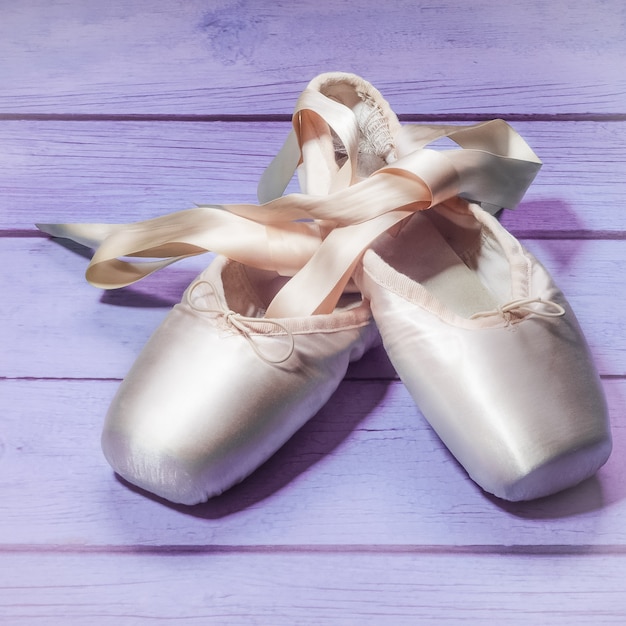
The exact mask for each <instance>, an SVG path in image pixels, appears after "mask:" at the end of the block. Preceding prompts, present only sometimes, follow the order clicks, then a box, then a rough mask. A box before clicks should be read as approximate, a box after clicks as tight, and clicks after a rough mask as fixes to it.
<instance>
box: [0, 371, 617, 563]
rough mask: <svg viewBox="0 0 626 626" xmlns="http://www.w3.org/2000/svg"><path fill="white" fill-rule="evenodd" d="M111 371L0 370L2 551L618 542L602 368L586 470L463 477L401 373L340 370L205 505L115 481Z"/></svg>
mask: <svg viewBox="0 0 626 626" xmlns="http://www.w3.org/2000/svg"><path fill="white" fill-rule="evenodd" d="M116 387H117V383H115V382H103V381H100V382H97V381H76V382H71V381H39V382H37V381H0V394H1V397H0V406H1V407H2V411H3V418H2V431H1V434H0V437H1V441H0V443H1V446H0V449H1V450H2V456H1V457H0V469H1V471H0V494H2V497H1V498H0V551H2V550H6V549H8V550H11V549H17V548H19V549H29V550H31V551H34V552H35V553H36V552H37V551H38V550H39V549H41V550H44V551H45V550H46V549H47V548H46V546H58V547H59V549H73V548H76V549H78V550H87V551H89V550H90V549H92V548H94V547H99V548H98V549H101V550H104V551H106V550H109V549H110V550H111V551H112V552H115V550H116V548H115V546H128V547H129V550H131V551H132V546H147V547H149V546H154V547H158V546H172V547H175V546H209V547H210V546H220V545H221V546H274V545H276V546H294V547H295V548H297V549H305V548H306V546H320V545H322V546H323V545H326V546H335V547H336V548H337V549H341V546H355V545H357V546H358V545H361V546H372V549H374V550H375V549H376V548H374V546H379V547H380V549H381V550H383V549H384V546H405V547H406V548H407V549H409V550H412V549H419V550H425V549H428V548H429V547H430V548H433V549H434V548H437V549H439V548H442V549H445V548H446V546H448V547H450V546H457V547H459V546H483V548H484V549H493V550H500V551H506V550H507V548H506V546H509V547H510V546H519V547H520V550H522V551H524V550H531V548H532V546H552V545H557V546H558V545H562V546H565V545H572V546H587V547H586V548H585V550H587V551H589V552H594V551H597V550H613V549H615V550H618V551H620V550H621V551H623V550H624V546H625V545H626V528H625V527H624V523H623V520H624V516H625V515H626V480H625V470H624V464H623V458H624V456H625V455H626V418H625V416H626V385H625V382H624V381H623V380H621V381H615V380H610V381H605V387H606V390H607V394H608V397H609V404H610V408H611V419H612V421H613V426H614V438H615V451H614V453H613V456H612V457H611V459H610V460H609V462H608V463H607V465H606V466H605V467H604V468H602V469H601V470H600V472H599V473H598V475H597V477H595V478H593V479H591V480H588V481H586V482H585V483H584V484H582V485H580V486H578V487H576V488H573V489H570V490H568V491H566V492H563V493H561V494H559V495H556V496H554V497H551V498H546V499H543V500H538V501H536V502H529V503H519V504H507V503H504V502H501V501H497V500H495V499H494V498H492V497H489V496H486V495H485V494H483V493H482V492H481V491H480V490H479V489H478V488H477V487H476V485H475V484H474V483H472V482H471V481H470V480H469V478H468V477H467V475H466V474H465V472H464V471H463V470H462V469H461V468H460V466H459V465H458V464H457V463H456V462H455V461H454V460H453V459H452V458H451V457H450V455H449V453H448V452H447V451H446V450H445V449H443V447H442V445H441V443H440V441H439V440H438V438H437V437H436V436H435V435H434V434H433V432H432V430H431V429H430V427H429V426H428V425H427V424H426V423H425V421H424V420H423V418H422V417H421V415H420V413H419V411H418V409H417V408H416V407H415V405H414V404H413V401H412V400H411V398H410V397H409V395H408V393H407V392H406V390H405V389H404V387H403V386H402V385H401V384H400V383H385V382H376V381H351V382H350V381H348V382H344V383H343V384H342V385H341V386H340V388H339V390H338V391H337V393H336V394H335V395H334V396H333V398H332V399H331V400H330V401H329V403H328V405H327V406H326V407H325V408H324V409H323V410H322V411H321V412H320V413H319V414H318V415H317V416H316V417H315V418H313V419H312V420H311V421H310V422H309V423H308V424H307V425H306V426H305V427H304V428H303V429H302V430H301V431H299V432H298V433H297V434H296V435H295V436H294V437H293V438H292V439H291V440H290V441H289V442H288V443H287V444H286V445H285V446H284V447H283V448H282V449H281V450H280V451H278V453H277V454H275V455H274V457H272V459H270V460H269V461H268V462H267V463H266V464H265V465H264V466H263V467H261V468H259V469H258V470H257V471H256V472H255V473H254V474H253V475H252V476H250V477H249V478H248V479H247V480H245V481H244V482H243V483H241V484H240V485H238V486H237V487H234V488H233V489H231V490H230V491H228V492H226V493H225V494H224V495H223V496H220V497H218V498H214V499H212V500H211V501H209V502H208V503H206V504H203V505H199V506H196V507H183V506H175V505H170V504H167V503H165V502H163V501H160V500H157V499H155V498H152V497H150V496H148V495H147V494H144V493H140V492H138V491H137V490H135V489H133V488H129V487H128V486H127V485H125V484H122V483H121V482H120V481H119V480H117V479H116V478H115V477H114V475H113V473H112V472H111V470H110V468H109V467H108V465H107V464H106V461H105V460H104V458H103V456H102V453H101V451H100V448H99V438H100V427H101V423H102V420H103V416H104V413H105V411H106V409H107V406H108V403H109V402H110V399H111V397H112V395H113V393H114V391H115V389H116ZM298 546H299V547H300V548H298ZM615 546H618V548H614V547H615ZM120 558H122V557H120Z"/></svg>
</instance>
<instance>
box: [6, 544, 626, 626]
mask: <svg viewBox="0 0 626 626" xmlns="http://www.w3.org/2000/svg"><path fill="white" fill-rule="evenodd" d="M0 566H1V569H0V572H2V573H1V574H0V581H1V582H2V583H3V588H1V589H0V617H3V619H4V621H3V623H8V624H12V625H15V626H18V625H22V624H23V625H28V626H30V625H31V624H42V623H44V624H58V623H63V624H64V625H67V626H71V625H73V624H81V625H82V624H85V623H89V624H94V625H96V626H100V625H107V624H120V623H122V624H157V623H159V624H161V623H163V622H164V621H166V622H167V623H168V624H186V625H187V624H192V625H202V626H204V625H205V624H228V625H229V626H236V625H238V624H241V625H243V624H245V625H246V626H248V625H249V624H259V625H261V624H263V625H264V624H273V625H276V626H282V625H285V626H292V625H293V624H298V625H302V626H307V625H310V626H318V625H319V624H322V623H331V624H333V625H337V626H352V625H353V624H376V625H380V626H386V625H388V626H405V625H406V626H409V625H410V626H413V625H414V624H486V623H489V622H490V621H492V620H493V619H494V616H497V618H496V619H497V623H498V624H503V625H519V626H526V625H527V624H529V623H532V624H535V623H546V622H544V621H543V620H544V617H545V618H546V619H548V620H549V623H551V624H562V625H565V624H567V625H570V624H572V625H576V624H578V625H584V626H588V625H589V624H594V625H596V624H597V625H598V626H601V625H606V624H616V625H617V624H619V625H621V624H623V623H624V619H625V617H626V596H625V595H624V582H623V572H624V568H625V567H626V558H625V557H624V555H623V554H620V555H615V556H611V557H610V558H606V556H590V555H585V554H573V555H562V556H539V557H537V558H534V559H533V560H532V561H531V560H529V559H528V557H525V556H510V557H508V558H502V556H499V555H480V554H479V555H471V556H470V555H467V554H452V555H448V554H434V555H433V554H388V553H384V552H383V553H381V554H371V553H358V552H357V553H355V554H350V553H348V554H343V553H332V552H331V553H305V554H289V553H287V554H284V553H277V554H267V553H252V554H237V553H235V554H220V553H216V554H215V553H211V552H210V551H209V552H208V553H206V554H168V555H161V554H158V553H157V554H151V553H147V554H141V553H139V554H133V553H130V554H123V555H117V554H80V553H79V554H71V553H70V554H54V553H53V554H6V555H2V556H1V557H0ZM477 572H480V575H476V573H477ZM530 572H532V573H530ZM546 581H550V584H549V585H547V584H546ZM538 616H541V617H538ZM538 619H539V621H537V620H538Z"/></svg>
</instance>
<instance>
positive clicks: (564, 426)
mask: <svg viewBox="0 0 626 626" xmlns="http://www.w3.org/2000/svg"><path fill="white" fill-rule="evenodd" d="M357 283H358V285H359V286H360V288H361V290H362V292H363V294H364V295H365V296H366V297H367V298H368V299H369V300H370V302H371V306H372V311H373V314H374V318H375V320H376V324H377V326H378V328H379V331H380V333H381V336H382V339H383V342H384V346H385V350H386V351H387V354H388V355H389V358H390V360H391V362H392V363H393V365H394V367H395V368H396V370H397V372H398V374H399V376H400V377H401V379H402V381H403V382H404V384H405V385H406V387H407V388H408V390H409V391H410V393H411V395H412V396H413V398H414V400H415V402H416V403H417V405H418V406H419V408H420V409H421V411H422V413H423V414H424V416H425V417H426V419H427V420H428V421H429V422H430V424H431V425H432V426H433V428H434V430H435V431H436V432H437V434H438V435H439V437H440V438H441V440H442V441H443V442H444V443H445V445H446V446H447V447H448V449H449V450H450V451H451V452H452V454H453V455H454V456H455V457H456V458H457V459H458V461H459V462H460V463H461V465H463V467H464V468H465V469H466V470H467V472H468V473H469V475H470V476H471V477H472V478H473V480H474V481H475V482H476V483H478V485H480V486H481V487H482V488H483V489H484V490H485V491H487V492H490V493H492V494H494V495H496V496H498V497H500V498H503V499H506V500H514V501H515V500H529V499H533V498H539V497H541V496H546V495H549V494H552V493H555V492H557V491H560V490H562V489H565V488H567V487H570V486H573V485H576V484H577V483H579V482H581V481H582V480H584V479H586V478H588V477H590V476H592V475H593V474H594V473H595V472H596V470H597V469H598V468H599V467H601V466H602V465H603V464H604V463H605V462H606V460H607V458H608V456H609V454H610V452H611V434H610V430H609V421H608V416H607V407H606V402H605V398H604V394H603V390H602V386H601V383H600V380H599V377H598V374H597V372H596V370H595V367H594V364H593V361H592V359H591V356H590V354H589V349H588V347H587V344H586V341H585V339H584V337H583V334H582V332H581V330H580V327H579V325H578V323H577V321H576V318H575V316H574V313H573V312H572V309H571V308H570V305H569V304H568V303H567V301H566V299H565V297H564V295H563V293H562V292H561V290H560V289H559V288H558V287H557V286H556V285H555V283H554V281H553V279H552V278H551V277H550V275H549V274H548V272H547V270H546V269H545V268H544V267H543V266H542V265H541V264H540V263H539V262H538V261H537V260H536V259H535V258H534V257H533V256H532V255H531V254H530V253H529V252H528V251H526V250H525V249H524V248H523V246H522V245H521V244H520V243H519V242H518V241H517V240H516V239H515V238H514V237H513V236H512V235H511V234H509V233H508V232H507V231H506V230H505V229H504V227H503V226H502V225H501V224H500V223H499V222H498V221H497V220H496V219H494V218H493V217H492V216H490V215H488V214H487V213H486V212H485V211H483V210H482V209H480V208H479V207H477V206H476V205H473V204H470V203H466V202H464V201H462V200H452V201H448V202H446V203H444V204H442V205H440V206H437V207H435V208H432V209H431V210H430V211H428V212H425V213H419V214H415V215H414V216H413V217H411V218H410V219H408V220H407V222H406V223H405V224H404V225H403V227H402V229H401V231H400V233H399V234H398V235H397V236H395V237H392V236H391V235H389V234H385V235H383V236H381V237H379V238H378V239H377V240H376V241H375V242H374V243H373V245H372V247H371V249H369V250H368V251H367V252H366V253H365V255H364V257H363V262H362V266H361V267H360V268H359V270H358V278H357Z"/></svg>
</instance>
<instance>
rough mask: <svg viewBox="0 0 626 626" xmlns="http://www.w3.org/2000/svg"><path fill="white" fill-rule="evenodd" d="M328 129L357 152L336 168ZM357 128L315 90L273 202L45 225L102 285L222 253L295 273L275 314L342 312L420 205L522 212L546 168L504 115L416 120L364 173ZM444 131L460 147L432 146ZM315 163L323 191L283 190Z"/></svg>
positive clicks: (306, 101) (273, 171) (282, 163)
mask: <svg viewBox="0 0 626 626" xmlns="http://www.w3.org/2000/svg"><path fill="white" fill-rule="evenodd" d="M319 124H326V125H327V126H328V127H330V128H332V129H333V130H334V132H335V133H336V135H337V136H338V137H339V138H340V140H341V141H342V142H343V143H344V147H345V149H346V152H347V154H348V158H347V160H346V162H345V163H344V164H343V165H342V167H340V168H334V169H335V170H336V171H333V167H332V165H333V164H329V163H328V162H327V161H328V159H327V158H326V156H325V152H324V151H323V150H321V149H319V148H320V146H316V142H315V141H311V136H312V137H318V136H319V133H318V132H317V131H316V129H315V126H316V125H319ZM318 130H319V129H318ZM358 133H359V126H358V123H357V121H356V118H355V116H354V113H353V112H352V110H351V109H349V108H348V107H346V106H344V105H341V104H339V103H337V102H334V101H332V100H329V99H328V98H326V97H325V96H322V95H321V94H319V93H318V92H315V91H311V92H310V93H308V92H307V90H305V92H304V93H303V96H302V97H301V99H300V101H299V102H298V105H297V107H296V114H295V115H294V129H293V131H292V133H290V135H289V136H288V138H287V140H286V142H285V144H284V146H283V148H282V149H281V150H280V151H279V153H278V155H277V157H276V158H275V159H274V161H273V162H272V163H271V164H270V166H269V167H268V170H267V172H266V173H265V174H264V175H263V176H262V177H261V181H260V183H259V196H260V197H261V198H265V199H266V200H267V201H266V202H264V203H262V204H260V205H253V204H229V205H205V206H198V207H196V208H193V209H188V210H186V211H180V212H176V213H172V214H169V215H165V216H162V217H158V218H154V219H151V220H147V221H142V222H136V223H129V224H112V225H106V224H38V227H39V228H40V229H41V230H42V231H44V232H47V233H49V234H51V235H53V236H56V237H66V238H70V239H74V240H75V241H78V242H79V243H85V244H86V245H89V246H93V247H96V248H97V249H96V251H95V253H94V255H93V258H92V260H91V262H90V264H89V266H88V268H87V271H86V277H87V280H88V281H89V282H90V283H91V284H93V285H95V286H97V287H101V288H104V289H111V288H116V287H122V286H125V285H129V284H132V283H133V282H136V281H137V280H140V279H141V278H143V277H145V276H147V275H149V274H151V273H153V272H155V271H157V270H159V269H161V268H163V267H165V266H167V265H169V264H171V263H174V262H176V261H178V260H180V259H182V258H186V257H189V256H193V255H197V254H202V253H205V252H208V251H212V252H216V253H218V254H223V255H226V256H228V257H230V258H232V259H234V260H237V261H240V262H242V263H244V264H246V265H250V266H253V267H257V268H261V269H267V270H274V271H277V272H279V273H280V274H283V275H286V276H292V278H291V279H290V280H289V281H288V282H287V283H286V285H285V286H284V287H283V289H282V290H281V291H280V292H279V293H278V294H277V295H276V297H275V298H274V300H273V301H272V302H271V303H270V306H269V307H268V309H267V313H266V317H269V318H271V317H277V318H280V317H300V316H308V315H311V314H319V313H329V312H331V311H332V310H333V309H334V307H335V306H336V303H337V301H338V299H339V297H340V296H341V293H342V292H343V290H344V288H345V287H346V285H347V283H348V281H349V280H350V277H351V275H352V272H353V270H354V268H355V267H356V265H357V263H358V262H359V259H360V257H361V255H362V253H363V252H364V251H365V249H367V247H368V246H369V244H370V243H371V242H372V241H373V240H374V239H375V238H376V237H378V236H379V235H380V234H382V233H383V232H385V231H386V230H388V229H390V228H392V227H393V226H394V225H396V224H398V223H399V222H401V221H402V220H404V219H406V218H407V217H409V216H410V215H411V214H412V213H413V212H415V211H419V210H425V209H428V208H430V207H432V206H435V205H436V204H439V203H441V202H444V201H445V200H447V199H450V198H452V197H455V196H462V197H465V198H467V199H470V200H472V201H475V202H479V203H485V204H486V205H488V206H491V207H493V206H495V207H501V208H513V207H514V206H515V205H516V204H517V203H518V202H519V200H520V199H521V198H522V196H523V194H524V193H525V191H526V189H527V187H528V186H529V185H530V183H531V182H532V180H533V179H534V177H535V175H536V173H537V171H538V170H539V168H540V167H541V162H540V161H539V159H538V158H537V157H536V155H535V154H534V153H533V151H532V150H531V149H530V147H529V146H528V145H527V144H526V142H525V141H524V140H523V139H522V138H521V137H520V136H519V135H518V134H517V133H516V132H515V131H514V130H513V129H512V128H511V127H510V126H509V125H508V124H506V123H505V122H504V121H502V120H492V121H489V122H484V123H480V124H476V125H471V126H450V125H442V126H432V125H405V126H402V127H401V130H400V132H399V133H398V134H397V137H395V138H394V139H395V141H396V145H397V154H398V158H397V160H396V161H395V162H393V163H390V164H388V165H386V166H384V167H382V168H381V169H379V170H377V171H376V172H374V173H373V174H371V175H370V176H369V177H368V178H366V179H363V180H358V177H357V174H356V162H357V158H358V155H357V150H358ZM441 137H448V138H450V139H451V140H453V141H455V142H456V143H457V144H458V145H459V146H461V149H454V150H443V151H440V150H433V149H428V148H427V146H428V145H429V144H430V143H432V141H434V140H436V139H438V138H441ZM307 151H308V155H309V156H308V157H307ZM305 158H308V159H309V161H307V164H309V165H310V164H312V166H313V169H314V171H319V180H320V181H321V182H319V185H318V186H317V188H316V189H315V191H316V192H317V195H310V194H289V195H286V196H281V195H280V194H282V193H283V191H284V189H285V188H286V185H287V184H288V182H289V180H290V179H291V177H292V176H293V172H294V171H295V170H296V169H297V168H298V165H299V164H302V162H303V159H305ZM316 164H317V165H318V166H319V167H317V168H316V167H315V165H316ZM125 257H126V258H125ZM128 257H130V260H129V259H127V258H128ZM132 258H153V259H155V260H152V261H141V262H137V261H133V260H132Z"/></svg>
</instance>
